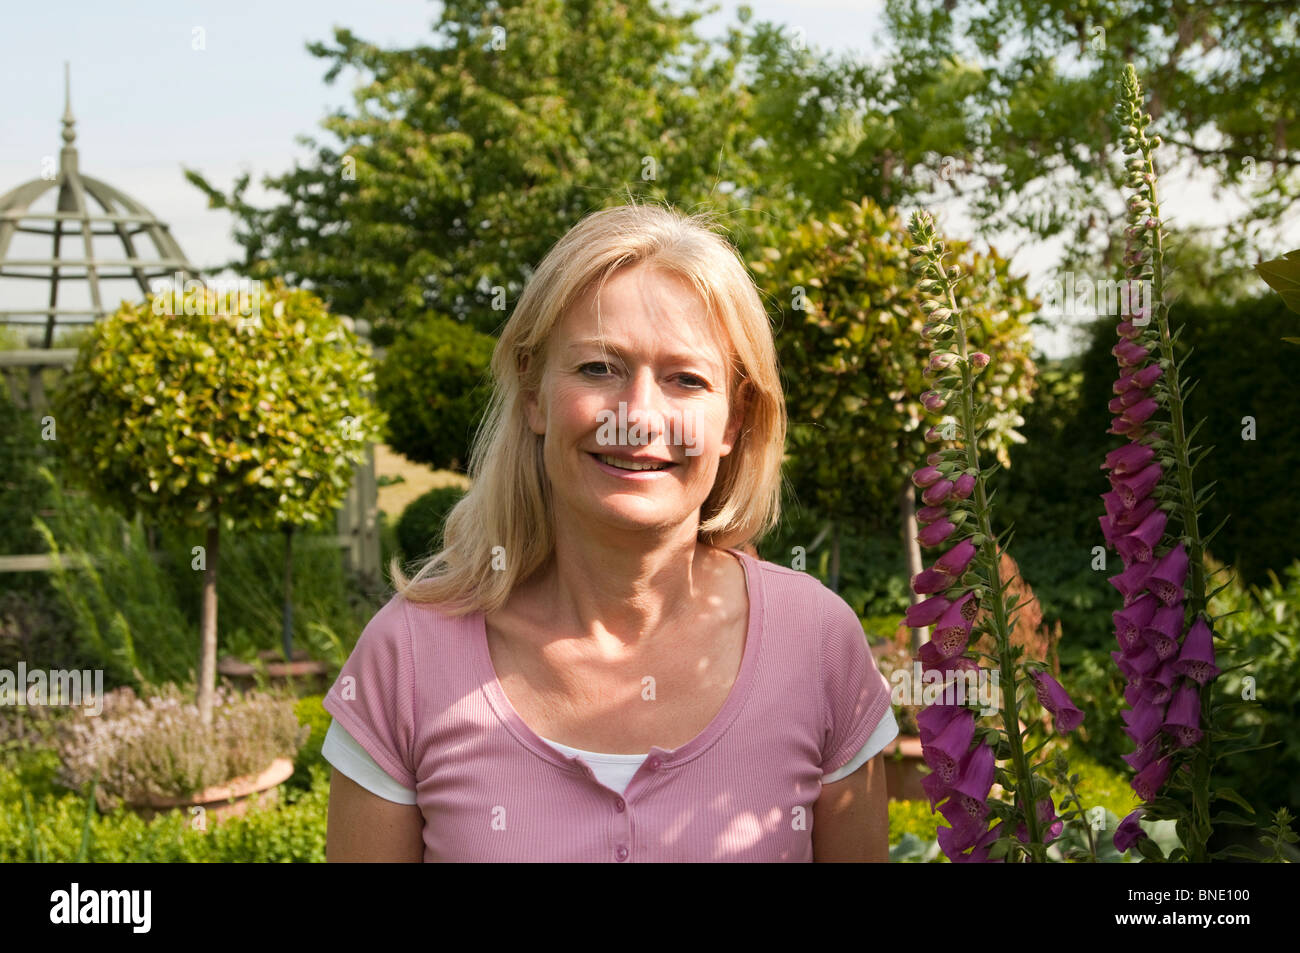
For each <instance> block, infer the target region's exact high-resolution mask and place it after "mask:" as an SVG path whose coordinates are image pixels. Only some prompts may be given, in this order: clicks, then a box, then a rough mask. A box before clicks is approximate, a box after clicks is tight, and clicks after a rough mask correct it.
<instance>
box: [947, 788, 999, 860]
mask: <svg viewBox="0 0 1300 953" xmlns="http://www.w3.org/2000/svg"><path fill="white" fill-rule="evenodd" d="M939 813H940V814H942V815H943V816H944V818H945V819H946V820H947V821H948V823H949V824H951V825H952V828H951V829H952V834H951V835H949V837H950V841H949V843H950V845H951V846H952V847H954V848H956V849H958V850H965V849H966V848H968V847H974V846H975V844H976V843H978V842H979V839H980V838H981V837H983V836H984V834H985V833H986V832H987V831H988V827H989V807H988V805H987V804H985V803H984V802H983V801H976V800H974V799H973V798H968V797H960V796H957V797H950V798H948V800H946V801H944V802H943V803H942V804H940V805H939ZM936 833H938V832H937V831H936Z"/></svg>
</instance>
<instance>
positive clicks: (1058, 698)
mask: <svg viewBox="0 0 1300 953" xmlns="http://www.w3.org/2000/svg"><path fill="white" fill-rule="evenodd" d="M1033 677H1034V687H1035V688H1036V689H1037V691H1038V703H1039V704H1040V705H1042V706H1043V707H1044V708H1046V709H1047V710H1048V711H1049V712H1051V713H1052V719H1053V721H1054V722H1055V723H1056V730H1057V732H1058V733H1059V734H1063V735H1064V734H1069V733H1070V732H1071V731H1074V729H1075V728H1078V727H1079V725H1080V724H1081V723H1082V722H1083V712H1081V711H1079V709H1078V708H1076V707H1075V704H1074V702H1073V701H1071V700H1070V696H1069V694H1068V693H1067V692H1066V691H1065V689H1064V688H1062V687H1061V684H1060V682H1058V681H1057V680H1056V679H1054V678H1052V676H1050V675H1048V674H1047V673H1046V672H1038V671H1035V672H1034V673H1033Z"/></svg>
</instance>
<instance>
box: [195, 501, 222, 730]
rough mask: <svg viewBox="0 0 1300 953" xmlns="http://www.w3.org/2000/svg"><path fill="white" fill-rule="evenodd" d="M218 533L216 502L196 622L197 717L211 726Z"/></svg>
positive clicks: (214, 666) (215, 663) (217, 508)
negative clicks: (201, 600) (197, 620)
mask: <svg viewBox="0 0 1300 953" xmlns="http://www.w3.org/2000/svg"><path fill="white" fill-rule="evenodd" d="M220 532H221V515H220V504H217V505H216V506H214V507H213V508H212V523H211V524H210V525H209V526H208V538H207V552H206V554H205V558H206V564H205V566H204V569H203V608H202V613H201V616H200V621H199V639H200V641H201V648H200V650H199V686H198V687H199V699H198V701H199V719H200V721H201V722H202V723H203V726H204V727H205V728H207V727H211V726H212V702H213V698H214V696H215V694H216V687H217V555H218V552H217V545H218V538H219V534H220Z"/></svg>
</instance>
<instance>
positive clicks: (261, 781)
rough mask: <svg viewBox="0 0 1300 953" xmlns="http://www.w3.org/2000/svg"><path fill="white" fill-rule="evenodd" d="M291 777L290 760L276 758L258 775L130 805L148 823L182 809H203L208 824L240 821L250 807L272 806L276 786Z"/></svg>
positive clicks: (249, 775)
mask: <svg viewBox="0 0 1300 953" xmlns="http://www.w3.org/2000/svg"><path fill="white" fill-rule="evenodd" d="M292 774H293V761H292V759H290V758H276V759H275V760H274V761H272V762H271V764H270V765H269V766H268V767H267V768H266V769H265V770H264V771H260V772H258V773H257V774H246V775H243V776H242V777H238V778H233V779H231V780H230V781H227V782H226V783H225V784H218V785H214V786H212V787H209V788H205V789H204V790H202V791H198V792H196V793H194V794H192V795H190V796H188V797H158V796H156V795H148V796H147V797H146V799H145V802H144V803H142V804H141V803H138V804H132V805H131V808H132V809H133V810H134V811H136V812H137V813H138V814H139V815H140V816H141V817H143V818H144V819H145V820H146V821H147V820H150V819H151V818H153V817H154V816H155V815H156V814H158V813H159V812H160V811H164V810H169V809H172V808H178V807H183V808H186V809H187V810H186V814H187V815H190V814H192V812H191V811H189V810H188V808H192V807H202V808H203V809H204V816H205V817H206V819H207V820H208V821H211V822H212V823H220V822H221V821H223V820H227V819H229V818H232V817H242V816H243V815H244V814H245V813H246V812H247V811H248V807H249V805H250V804H253V803H256V804H258V805H260V806H268V805H271V804H274V803H275V802H276V800H277V798H278V795H279V786H280V785H281V784H283V783H284V782H285V781H287V780H288V779H289V776H290V775H292Z"/></svg>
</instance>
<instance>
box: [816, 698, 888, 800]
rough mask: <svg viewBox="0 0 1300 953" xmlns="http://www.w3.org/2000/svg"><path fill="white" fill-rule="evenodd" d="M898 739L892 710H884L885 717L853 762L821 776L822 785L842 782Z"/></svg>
mask: <svg viewBox="0 0 1300 953" xmlns="http://www.w3.org/2000/svg"><path fill="white" fill-rule="evenodd" d="M896 737H898V722H897V721H896V720H895V719H894V710H893V709H892V708H886V709H885V717H883V718H881V719H880V724H878V725H876V730H875V731H873V732H872V733H871V737H870V738H868V739H867V743H866V744H864V745H863V746H862V747H861V748H860V749H859V750H858V753H857V754H855V755H854V756H853V760H852V761H850V762H849V763H848V764H846V765H845V766H844V767H842V768H840V769H839V770H838V771H832V772H831V773H830V774H823V775H822V784H830V783H831V782H832V781H842V780H844V779H845V778H847V777H848V776H849V775H850V774H852V773H853V772H854V771H856V770H858V768H860V767H862V766H863V765H864V764H866V763H867V762H868V761H870V760H871V759H872V758H874V757H875V756H876V755H878V754H880V752H882V751H884V750H885V745H887V744H889V743H890V742H891V741H893V740H894V739H895V738H896Z"/></svg>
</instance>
